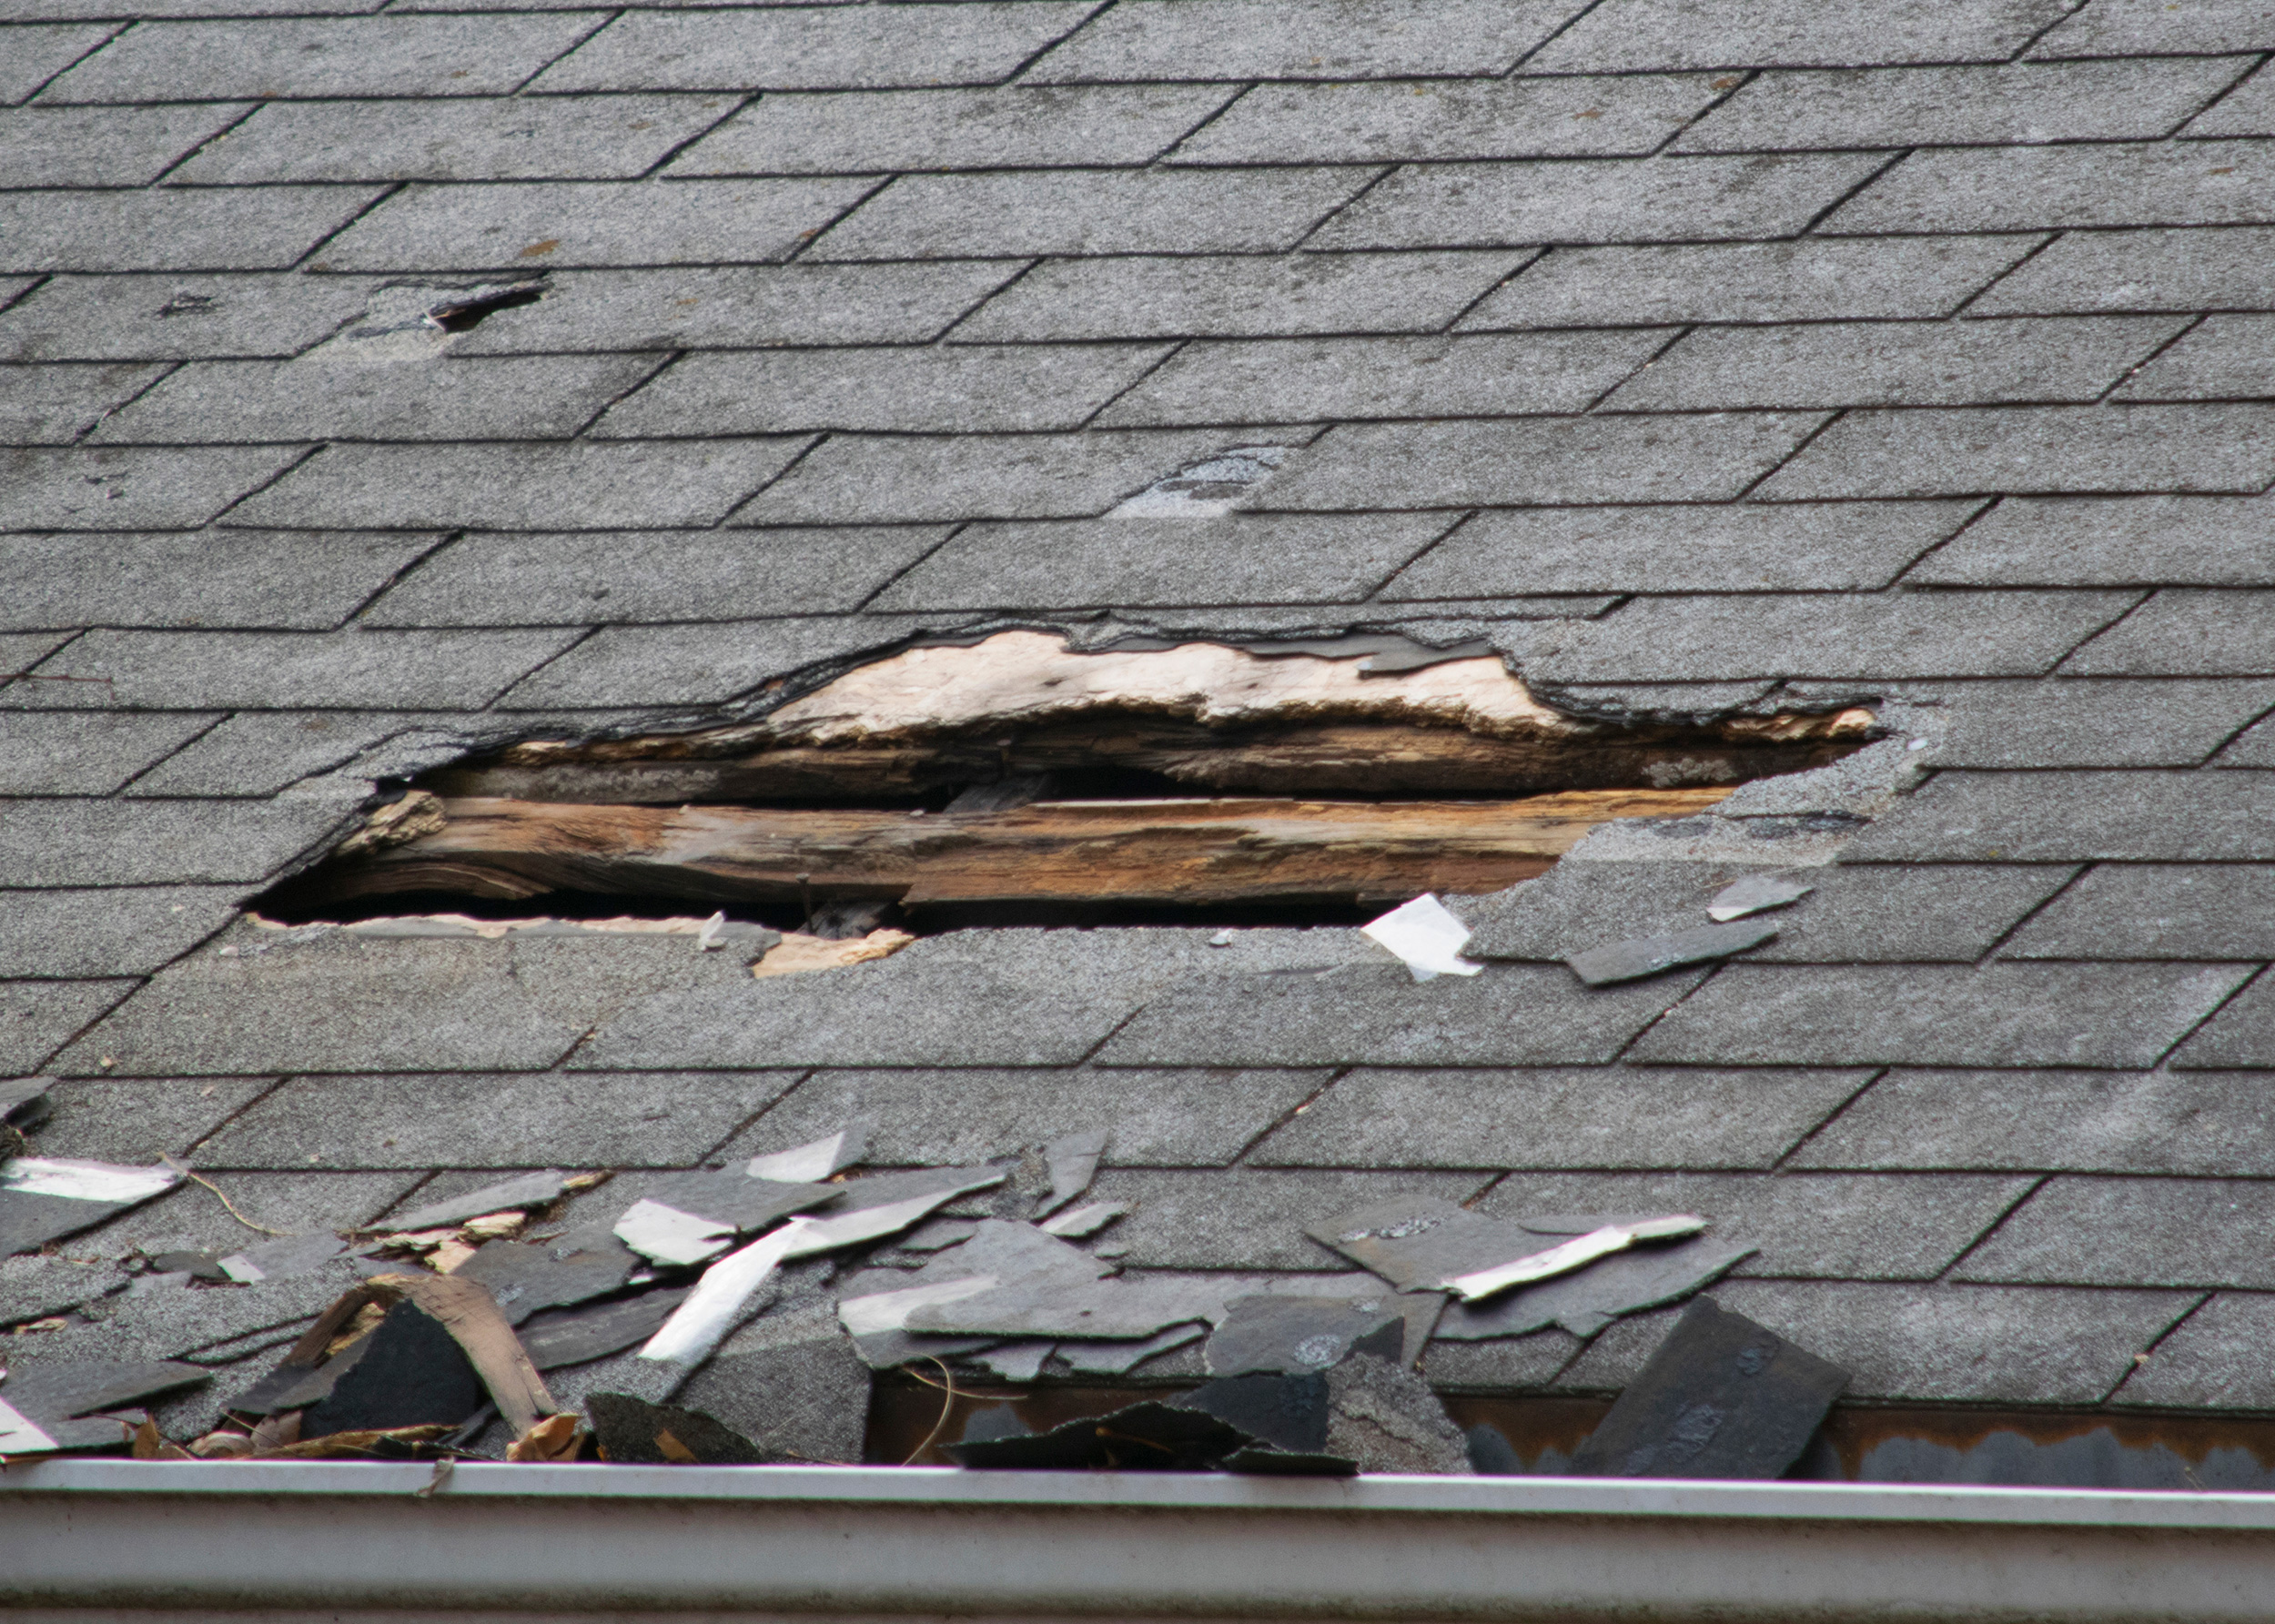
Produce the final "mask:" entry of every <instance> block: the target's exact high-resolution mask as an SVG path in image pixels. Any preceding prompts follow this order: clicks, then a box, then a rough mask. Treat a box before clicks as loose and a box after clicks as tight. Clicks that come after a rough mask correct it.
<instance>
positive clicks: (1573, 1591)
mask: <svg viewBox="0 0 2275 1624" xmlns="http://www.w3.org/2000/svg"><path fill="white" fill-rule="evenodd" d="M432 1480H433V1472H432V1468H430V1467H428V1466H424V1465H405V1466H390V1465H362V1464H356V1465H347V1464H338V1463H324V1462H279V1463H275V1464H256V1463H226V1464H225V1463H214V1464H205V1463H199V1464H188V1463H179V1462H172V1463H160V1462H136V1461H122V1460H59V1461H45V1462H38V1463H24V1462H18V1463H15V1464H12V1465H10V1466H9V1467H8V1468H7V1469H6V1470H5V1473H4V1474H0V1609H5V1611H6V1612H7V1615H8V1617H9V1619H11V1620H12V1624H36V1621H37V1620H39V1619H49V1618H56V1619H61V1618H78V1619H91V1618H93V1617H96V1616H99V1617H101V1618H103V1619H106V1621H107V1620H110V1619H118V1618H120V1617H121V1616H122V1609H162V1612H163V1616H166V1617H169V1618H185V1617H195V1618H197V1619H210V1620H219V1619H237V1618H247V1619H251V1618H258V1619H269V1620H277V1621H281V1620H285V1619H313V1618H317V1617H321V1618H324V1619H339V1618H340V1617H341V1616H342V1613H343V1609H345V1612H346V1615H347V1616H349V1617H355V1618H362V1619H380V1618H386V1617H389V1616H392V1617H397V1618H420V1619H429V1618H434V1617H438V1616H448V1617H450V1618H455V1619H469V1618H470V1619H492V1620H499V1621H503V1620H507V1619H515V1620H531V1619H539V1618H545V1619H574V1618H576V1617H578V1616H580V1615H582V1616H587V1617H592V1616H596V1615H597V1616H600V1617H605V1618H606V1619H609V1620H611V1624H619V1621H626V1620H631V1619H659V1620H661V1619H666V1618H672V1619H678V1620H682V1621H684V1620H687V1619H690V1618H691V1617H705V1618H722V1617H739V1618H753V1617H780V1616H782V1615H785V1614H802V1615H807V1616H820V1617H832V1616H834V1617H839V1618H846V1617H865V1618H871V1619H875V1618H876V1617H878V1616H880V1615H886V1616H890V1615H902V1616H906V1615H912V1614H914V1615H926V1616H930V1617H932V1618H935V1619H937V1618H938V1617H940V1616H941V1615H944V1614H945V1615H953V1616H955V1618H956V1619H959V1620H965V1621H969V1624H980V1621H982V1620H996V1619H1001V1620H1009V1619H1032V1620H1042V1619H1061V1620H1063V1619H1072V1618H1089V1619H1147V1618H1178V1619H1186V1620H1195V1619H1227V1618H1234V1617H1238V1618H1241V1619H1385V1620H1388V1619H1557V1620H1560V1621H1565V1624H1570V1621H1572V1620H1598V1619H1602V1620H1609V1619H1653V1620H1668V1619H1720V1620H1724V1621H1726V1620H1730V1619H1745V1620H1747V1621H1749V1624H1753V1621H1756V1620H1786V1619H1810V1620H1830V1619H1843V1620H1849V1619H1893V1618H1897V1617H1901V1618H1903V1619H1906V1620H1918V1619H1967V1620H1977V1619H1999V1620H2022V1619H2097V1620H2108V1621H2109V1624H2118V1621H2120V1620H2121V1621H2123V1624H2148V1621H2158V1624H2161V1621H2164V1620H2179V1619H2189V1620H2195V1619H2222V1620H2229V1619H2266V1618H2268V1617H2269V1616H2270V1613H2275V1496H2266V1495H2253V1494H2156V1493H2140V1492H2137V1491H2122V1490H2118V1491H2111V1490H2091V1489H2033V1488H1971V1487H1969V1488H1961V1487H1909V1486H1906V1487H1890V1486H1884V1485H1866V1484H1837V1483H1834V1484H1827V1483H1790V1482H1786V1483H1688V1482H1671V1481H1644V1480H1623V1479H1582V1478H1390V1477H1385V1478H1360V1479H1357V1480H1340V1481H1339V1480H1331V1479H1297V1478H1239V1477H1224V1476H1189V1477H1188V1476H1169V1475H1166V1474H1164V1475H1158V1476H1151V1475H1142V1474H1096V1475H1092V1474H1060V1473H1039V1472H1037V1473H1007V1472H1006V1473H979V1472H962V1471H955V1470H952V1469H939V1468H878V1467H844V1468H792V1467H743V1468H734V1467H653V1468H651V1467H632V1466H564V1467H538V1466H487V1465H466V1466H460V1467H459V1468H457V1469H456V1471H455V1472H454V1473H452V1474H451V1475H450V1478H449V1479H448V1480H447V1481H446V1482H445V1483H444V1484H443V1485H442V1486H441V1487H440V1488H439V1490H437V1491H436V1492H434V1493H432V1494H431V1495H427V1496H422V1495H420V1493H419V1492H418V1491H419V1490H420V1489H423V1488H428V1487H429V1485H430V1483H431V1482H432ZM80 1609H94V1610H93V1611H82V1610H80Z"/></svg>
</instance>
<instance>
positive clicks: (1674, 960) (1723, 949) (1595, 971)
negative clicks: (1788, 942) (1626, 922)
mask: <svg viewBox="0 0 2275 1624" xmlns="http://www.w3.org/2000/svg"><path fill="white" fill-rule="evenodd" d="M1776 934H1777V927H1776V926H1775V925H1774V924H1744V923H1740V924H1709V925H1701V926H1700V927H1699V928H1698V929H1697V930H1694V931H1677V932H1675V933H1673V935H1671V936H1640V937H1637V938H1636V939H1635V940H1634V941H1633V942H1618V943H1613V944H1612V945H1611V946H1609V947H1592V948H1590V949H1589V950H1588V951H1587V952H1585V953H1574V954H1572V956H1571V957H1570V958H1568V959H1566V960H1565V961H1564V963H1566V964H1568V965H1570V966H1571V967H1572V973H1573V974H1574V975H1577V976H1578V977H1579V978H1580V979H1581V980H1582V981H1584V982H1586V983H1588V984H1589V985H1590V986H1592V987H1608V986H1613V985H1615V984H1616V983H1620V982H1626V981H1641V980H1643V979H1644V978H1645V977H1647V976H1653V975H1662V974H1664V973H1666V972H1667V971H1670V970H1679V969H1681V968H1683V967H1684V965H1686V964H1705V963H1713V962H1714V960H1716V959H1726V958H1728V957H1730V955H1731V954H1733V953H1744V952H1745V951H1747V950H1748V949H1749V948H1755V947H1759V946H1761V945H1762V943H1764V942H1767V941H1769V940H1770V939H1771V938H1773V937H1774V936H1775V935H1776Z"/></svg>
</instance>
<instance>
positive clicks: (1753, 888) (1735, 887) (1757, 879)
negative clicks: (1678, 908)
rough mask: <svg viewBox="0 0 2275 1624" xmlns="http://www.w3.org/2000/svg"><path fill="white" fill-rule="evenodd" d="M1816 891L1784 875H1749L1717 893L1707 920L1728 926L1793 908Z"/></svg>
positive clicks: (1811, 886)
mask: <svg viewBox="0 0 2275 1624" xmlns="http://www.w3.org/2000/svg"><path fill="white" fill-rule="evenodd" d="M1815 889H1816V887H1815V886H1814V885H1809V884H1805V883H1803V882H1801V881H1799V880H1793V879H1788V878H1786V877H1785V875H1784V874H1748V875H1746V877H1745V878H1744V879H1743V880H1737V881H1734V882H1733V883H1730V884H1728V885H1725V886H1724V887H1723V888H1722V889H1721V890H1720V891H1718V892H1716V893H1714V901H1712V902H1710V903H1707V904H1706V917H1707V918H1709V919H1711V920H1713V921H1714V923H1717V924H1728V923H1730V922H1731V921H1732V920H1734V919H1744V918H1745V917H1746V916H1747V915H1748V914H1750V913H1768V912H1770V911H1771V910H1772V909H1773V908H1787V907H1791V906H1792V905H1793V904H1794V903H1797V902H1799V901H1800V900H1801V899H1802V898H1803V897H1805V896H1807V895H1808V894H1809V893H1811V892H1813V891H1815Z"/></svg>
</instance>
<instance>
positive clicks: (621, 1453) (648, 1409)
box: [584, 1393, 766, 1466]
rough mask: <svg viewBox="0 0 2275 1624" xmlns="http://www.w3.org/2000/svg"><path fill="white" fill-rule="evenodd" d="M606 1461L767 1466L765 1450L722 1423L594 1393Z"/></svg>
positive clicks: (590, 1397)
mask: <svg viewBox="0 0 2275 1624" xmlns="http://www.w3.org/2000/svg"><path fill="white" fill-rule="evenodd" d="M584 1404H585V1415H586V1417H588V1418H589V1419H590V1420H591V1424H592V1436H593V1437H595V1438H597V1439H598V1440H599V1442H600V1448H601V1458H602V1459H603V1460H612V1461H623V1462H627V1463H629V1464H632V1465H636V1466H763V1465H764V1464H765V1461H766V1454H765V1451H763V1449H761V1448H760V1447H758V1446H757V1445H756V1444H753V1442H751V1440H750V1439H748V1438H746V1437H743V1435H742V1434H741V1433H739V1432H736V1431H735V1430H734V1429H733V1427H728V1426H727V1425H725V1424H724V1423H723V1422H722V1421H720V1420H718V1419H717V1418H715V1417H712V1416H707V1415H705V1414H703V1412H702V1411H701V1410H693V1409H682V1408H681V1407H679V1406H677V1405H672V1404H650V1403H648V1402H647V1401H646V1400H644V1399H641V1398H635V1397H632V1396H631V1395H630V1394H628V1393H589V1394H587V1395H586V1396H585V1401H584Z"/></svg>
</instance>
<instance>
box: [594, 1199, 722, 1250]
mask: <svg viewBox="0 0 2275 1624" xmlns="http://www.w3.org/2000/svg"><path fill="white" fill-rule="evenodd" d="M615 1235H616V1238H617V1239H618V1240H620V1241H622V1242H623V1243H624V1245H626V1246H630V1247H631V1248H632V1250H633V1251H635V1252H637V1253H639V1254H640V1256H642V1257H645V1258H647V1259H648V1260H649V1261H650V1262H652V1263H661V1264H667V1265H671V1266H687V1265H690V1264H697V1263H709V1262H710V1261H711V1260H712V1259H713V1258H714V1257H716V1256H719V1255H720V1254H721V1253H723V1252H724V1251H725V1250H726V1249H727V1248H728V1247H730V1246H733V1245H734V1226H733V1225H732V1224H723V1223H721V1222H720V1221H719V1220H717V1219H716V1218H699V1217H696V1216H695V1215H693V1213H683V1212H682V1211H680V1209H679V1208H677V1207H675V1206H667V1205H664V1204H663V1203H662V1202H661V1201H652V1200H648V1199H646V1198H644V1197H643V1198H642V1199H641V1200H638V1201H635V1202H633V1203H632V1205H630V1206H628V1207H626V1208H625V1209H624V1215H623V1216H622V1217H621V1218H619V1219H617V1220H616V1229H615Z"/></svg>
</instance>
